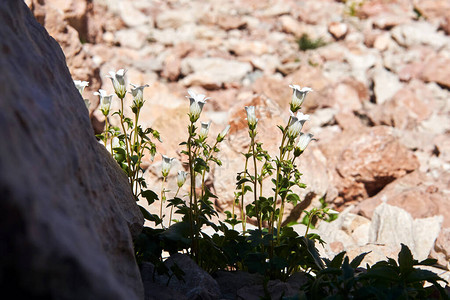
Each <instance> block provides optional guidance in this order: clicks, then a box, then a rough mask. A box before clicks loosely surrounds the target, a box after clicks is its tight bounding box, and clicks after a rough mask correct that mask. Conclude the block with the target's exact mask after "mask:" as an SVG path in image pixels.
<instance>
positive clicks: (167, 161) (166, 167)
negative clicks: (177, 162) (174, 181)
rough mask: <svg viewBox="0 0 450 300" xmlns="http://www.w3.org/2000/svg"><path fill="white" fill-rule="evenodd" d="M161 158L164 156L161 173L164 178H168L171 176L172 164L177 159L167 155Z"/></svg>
mask: <svg viewBox="0 0 450 300" xmlns="http://www.w3.org/2000/svg"><path fill="white" fill-rule="evenodd" d="M161 156H162V165H161V173H162V176H163V177H167V175H169V172H170V168H171V167H172V162H173V160H174V159H175V158H170V157H168V156H165V155H161Z"/></svg>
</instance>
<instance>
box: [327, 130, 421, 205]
mask: <svg viewBox="0 0 450 300" xmlns="http://www.w3.org/2000/svg"><path fill="white" fill-rule="evenodd" d="M320 147H321V150H322V152H323V153H324V155H325V157H327V159H328V165H329V166H330V169H329V170H330V171H329V172H330V173H329V176H330V177H331V182H333V183H334V186H336V187H337V188H338V190H339V195H340V196H342V197H343V199H344V200H345V201H352V200H363V199H365V198H367V197H368V196H370V195H374V194H376V193H377V192H378V191H380V190H381V189H382V188H383V187H384V186H385V185H386V184H388V183H389V182H391V181H393V180H395V179H396V178H399V177H402V176H404V175H405V174H407V173H408V172H411V171H413V170H415V169H416V168H417V167H418V166H419V163H418V161H417V159H416V158H415V157H414V155H413V154H412V153H411V152H409V151H408V150H407V149H406V148H405V147H404V146H402V145H401V144H400V143H399V142H398V140H397V139H396V138H395V137H394V136H393V134H392V131H391V130H390V129H389V128H388V127H384V126H377V127H373V128H368V129H366V130H361V131H354V130H352V131H346V132H343V133H342V134H338V135H336V137H335V138H334V139H332V140H331V141H328V142H324V143H320Z"/></svg>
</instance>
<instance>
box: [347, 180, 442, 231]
mask: <svg viewBox="0 0 450 300" xmlns="http://www.w3.org/2000/svg"><path fill="white" fill-rule="evenodd" d="M446 189H447V187H446V186H445V185H443V184H440V183H438V182H435V181H434V180H433V179H432V178H430V177H429V176H427V175H426V174H423V173H421V172H419V171H416V172H413V173H411V174H408V175H406V176H404V177H402V178H399V179H397V180H395V181H394V182H392V183H390V184H388V185H387V186H386V187H385V188H384V189H383V190H382V191H381V192H379V193H378V194H377V195H376V196H374V197H372V198H369V199H366V200H364V201H362V202H361V203H360V204H358V206H357V207H356V208H355V210H356V211H357V212H358V213H359V214H362V215H363V216H366V217H368V218H371V217H372V214H373V211H374V210H375V208H376V207H377V206H378V205H379V204H380V203H381V202H382V201H383V200H386V203H387V204H390V205H393V206H397V207H401V208H403V209H404V210H406V211H407V212H409V213H410V214H411V215H412V217H413V218H426V217H432V216H435V215H443V216H444V223H443V227H450V212H449V211H448V209H447V206H448V204H447V200H446V198H447V197H446V192H445V190H446Z"/></svg>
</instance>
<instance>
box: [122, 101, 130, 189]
mask: <svg viewBox="0 0 450 300" xmlns="http://www.w3.org/2000/svg"><path fill="white" fill-rule="evenodd" d="M120 105H121V110H120V111H119V116H120V125H122V130H123V134H124V135H125V151H126V156H127V163H128V174H127V175H128V180H129V182H130V187H131V191H133V183H132V172H131V159H130V150H131V149H130V150H128V149H129V148H128V147H129V145H128V143H129V141H128V134H127V131H126V129H125V124H124V121H123V116H124V115H123V98H120Z"/></svg>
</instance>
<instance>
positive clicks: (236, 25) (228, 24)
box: [217, 14, 247, 30]
mask: <svg viewBox="0 0 450 300" xmlns="http://www.w3.org/2000/svg"><path fill="white" fill-rule="evenodd" d="M217 25H219V27H220V28H222V29H224V30H232V29H241V28H244V27H245V26H246V25H247V22H246V21H245V19H243V18H242V17H240V16H233V15H224V14H219V15H218V17H217Z"/></svg>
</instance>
